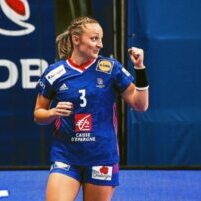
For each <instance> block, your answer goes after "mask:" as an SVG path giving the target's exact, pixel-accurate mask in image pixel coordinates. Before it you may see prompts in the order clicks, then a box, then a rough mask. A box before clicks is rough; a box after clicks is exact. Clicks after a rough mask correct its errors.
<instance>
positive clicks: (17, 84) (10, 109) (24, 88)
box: [0, 0, 55, 165]
mask: <svg viewBox="0 0 201 201" xmlns="http://www.w3.org/2000/svg"><path fill="white" fill-rule="evenodd" d="M23 2H25V1H16V2H14V1H8V2H7V3H6V1H5V0H2V1H1V2H0V17H1V19H0V97H1V99H0V122H1V126H0V139H1V140H0V150H1V151H0V165H12V164H15V165H39V164H43V163H44V161H45V150H46V148H45V147H43V146H44V144H45V143H44V142H45V140H46V139H48V138H47V136H46V138H45V137H44V136H43V133H44V132H43V130H44V129H45V128H41V127H39V126H37V125H36V124H34V123H33V109H34V104H35V98H36V94H35V90H34V88H35V85H36V82H37V80H38V79H39V76H40V75H41V73H42V71H43V68H45V67H47V65H48V64H49V63H52V62H53V61H54V58H55V44H54V41H55V36H54V33H55V30H54V29H55V27H54V9H55V6H54V1H53V0H44V1H43V4H41V1H40V0H34V1H33V0H32V1H27V3H26V2H25V3H23ZM41 150H43V153H42V154H41V153H40V152H41Z"/></svg>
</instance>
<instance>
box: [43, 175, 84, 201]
mask: <svg viewBox="0 0 201 201" xmlns="http://www.w3.org/2000/svg"><path fill="white" fill-rule="evenodd" d="M79 189H80V182H78V181H77V180H75V179H74V178H71V177H69V176H67V175H64V174H61V173H52V174H50V175H49V178H48V183H47V189H46V201H74V200H75V198H76V197H77V195H78V192H79Z"/></svg>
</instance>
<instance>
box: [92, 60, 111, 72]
mask: <svg viewBox="0 0 201 201" xmlns="http://www.w3.org/2000/svg"><path fill="white" fill-rule="evenodd" d="M113 65H114V63H113V62H111V61H108V60H100V61H99V62H98V65H97V67H96V70H97V71H100V72H103V73H108V74H110V73H111V72H112V68H113Z"/></svg>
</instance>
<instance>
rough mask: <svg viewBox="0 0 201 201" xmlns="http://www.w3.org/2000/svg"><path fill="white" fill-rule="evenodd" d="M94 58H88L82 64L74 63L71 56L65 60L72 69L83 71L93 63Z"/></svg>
mask: <svg viewBox="0 0 201 201" xmlns="http://www.w3.org/2000/svg"><path fill="white" fill-rule="evenodd" d="M95 61H96V59H90V60H89V61H87V62H86V63H84V64H82V65H77V64H76V63H74V62H73V61H72V59H71V58H68V59H67V60H66V62H67V63H68V65H69V66H70V67H71V68H73V69H74V70H76V71H78V72H81V73H82V72H84V71H85V70H86V69H88V68H89V67H90V66H91V65H92V64H93V63H95Z"/></svg>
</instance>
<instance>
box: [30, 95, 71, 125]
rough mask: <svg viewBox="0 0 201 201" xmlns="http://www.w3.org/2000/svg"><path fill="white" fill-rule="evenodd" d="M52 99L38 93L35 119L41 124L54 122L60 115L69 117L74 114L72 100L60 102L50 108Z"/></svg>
mask: <svg viewBox="0 0 201 201" xmlns="http://www.w3.org/2000/svg"><path fill="white" fill-rule="evenodd" d="M51 102H52V100H50V99H48V98H45V97H44V96H43V95H40V94H39V95H38V97H37V99H36V105H35V109H34V121H35V122H36V123H38V124H41V125H46V124H50V123H52V122H53V121H54V120H55V119H56V118H58V117H67V116H70V115H71V114H72V109H73V104H72V103H71V102H58V104H57V105H56V107H54V108H50V105H51Z"/></svg>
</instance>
